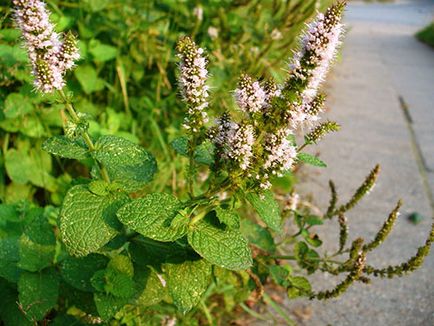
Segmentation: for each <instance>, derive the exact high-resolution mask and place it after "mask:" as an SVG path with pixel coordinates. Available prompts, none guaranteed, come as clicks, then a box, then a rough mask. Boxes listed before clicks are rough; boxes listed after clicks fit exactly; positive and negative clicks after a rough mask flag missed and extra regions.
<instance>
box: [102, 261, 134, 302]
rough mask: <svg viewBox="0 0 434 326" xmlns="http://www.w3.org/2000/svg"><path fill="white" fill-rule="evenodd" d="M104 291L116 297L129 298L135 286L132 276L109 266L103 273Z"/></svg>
mask: <svg viewBox="0 0 434 326" xmlns="http://www.w3.org/2000/svg"><path fill="white" fill-rule="evenodd" d="M103 282H104V284H103V286H104V291H105V293H107V294H111V295H113V296H114V297H116V298H125V299H129V298H131V297H132V296H133V294H134V291H135V288H134V281H133V279H132V277H131V276H130V275H128V274H125V273H121V272H119V271H118V270H115V269H113V268H107V269H106V270H105V271H104V274H103Z"/></svg>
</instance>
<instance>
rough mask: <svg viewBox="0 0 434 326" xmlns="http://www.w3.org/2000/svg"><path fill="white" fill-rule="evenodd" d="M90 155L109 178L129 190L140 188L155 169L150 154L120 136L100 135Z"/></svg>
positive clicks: (148, 179) (149, 178)
mask: <svg viewBox="0 0 434 326" xmlns="http://www.w3.org/2000/svg"><path fill="white" fill-rule="evenodd" d="M92 155H93V156H94V158H95V159H96V160H98V161H99V162H101V163H102V164H103V165H104V167H105V168H106V169H107V171H108V174H109V176H110V179H111V180H112V181H116V182H117V183H118V184H119V185H120V186H121V187H122V188H123V189H124V190H125V191H129V192H132V191H137V190H140V189H142V188H143V187H144V186H145V185H146V184H147V183H148V182H149V181H151V180H152V177H153V176H154V174H155V172H156V171H157V163H156V162H155V159H154V157H153V156H152V155H151V154H149V153H148V152H147V151H145V150H144V149H143V148H142V147H141V146H139V145H136V144H134V143H132V142H130V141H129V140H126V139H124V138H121V137H116V136H102V137H100V138H99V139H98V141H97V142H96V143H95V151H94V152H93V153H92Z"/></svg>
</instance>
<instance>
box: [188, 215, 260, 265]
mask: <svg viewBox="0 0 434 326" xmlns="http://www.w3.org/2000/svg"><path fill="white" fill-rule="evenodd" d="M188 243H189V244H190V245H191V246H192V248H193V249H194V250H195V251H196V252H197V253H198V254H199V255H200V256H202V257H203V258H205V259H206V260H207V261H209V262H210V263H212V264H215V265H217V266H220V267H223V268H227V269H230V270H243V269H247V268H249V267H250V266H251V265H252V253H251V252H250V248H249V246H248V244H247V241H246V239H244V237H243V236H242V234H241V233H240V232H239V231H237V230H233V229H226V230H222V229H220V228H218V227H216V226H214V225H212V224H211V223H210V222H208V221H206V220H201V221H200V222H198V223H197V224H195V225H194V226H193V227H192V229H191V230H189V233H188Z"/></svg>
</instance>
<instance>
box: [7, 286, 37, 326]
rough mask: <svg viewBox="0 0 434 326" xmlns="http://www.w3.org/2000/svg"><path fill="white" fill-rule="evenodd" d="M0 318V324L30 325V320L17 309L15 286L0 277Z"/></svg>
mask: <svg viewBox="0 0 434 326" xmlns="http://www.w3.org/2000/svg"><path fill="white" fill-rule="evenodd" d="M0 293H1V304H0V320H1V321H2V322H3V324H2V325H5V326H6V325H12V326H32V325H34V324H33V323H32V322H30V321H29V320H27V319H26V317H25V316H24V314H23V313H22V312H21V311H20V310H19V307H18V305H17V302H18V292H17V290H16V288H15V287H12V284H11V283H8V282H7V281H6V280H4V279H2V278H0Z"/></svg>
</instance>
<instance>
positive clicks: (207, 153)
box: [194, 141, 215, 165]
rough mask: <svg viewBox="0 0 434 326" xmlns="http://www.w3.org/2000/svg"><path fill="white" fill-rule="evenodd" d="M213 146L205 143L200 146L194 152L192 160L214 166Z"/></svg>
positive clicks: (207, 142)
mask: <svg viewBox="0 0 434 326" xmlns="http://www.w3.org/2000/svg"><path fill="white" fill-rule="evenodd" d="M214 151H215V146H214V144H213V143H211V142H209V141H206V142H204V143H202V144H200V145H199V146H198V147H197V148H196V150H195V151H194V160H195V161H196V162H197V163H201V164H205V165H211V164H214V161H215V159H214Z"/></svg>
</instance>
